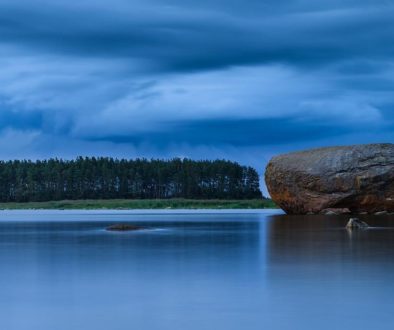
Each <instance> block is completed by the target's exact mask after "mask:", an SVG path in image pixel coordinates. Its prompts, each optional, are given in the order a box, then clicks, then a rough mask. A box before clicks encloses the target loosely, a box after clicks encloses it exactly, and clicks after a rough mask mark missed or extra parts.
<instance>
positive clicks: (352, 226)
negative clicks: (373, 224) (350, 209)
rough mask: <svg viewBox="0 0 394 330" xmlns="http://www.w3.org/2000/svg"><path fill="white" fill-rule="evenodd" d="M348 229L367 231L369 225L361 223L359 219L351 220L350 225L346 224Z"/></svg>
mask: <svg viewBox="0 0 394 330" xmlns="http://www.w3.org/2000/svg"><path fill="white" fill-rule="evenodd" d="M346 228H348V229H367V228H368V224H366V223H365V222H364V221H361V220H360V219H359V218H350V219H349V221H348V223H347V224H346Z"/></svg>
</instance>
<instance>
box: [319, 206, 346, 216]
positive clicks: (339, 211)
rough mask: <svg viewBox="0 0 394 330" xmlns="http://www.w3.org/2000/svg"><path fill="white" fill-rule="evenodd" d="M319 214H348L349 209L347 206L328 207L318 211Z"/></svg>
mask: <svg viewBox="0 0 394 330" xmlns="http://www.w3.org/2000/svg"><path fill="white" fill-rule="evenodd" d="M320 214H324V215H340V214H350V210H349V209H348V208H328V209H324V210H322V211H320Z"/></svg>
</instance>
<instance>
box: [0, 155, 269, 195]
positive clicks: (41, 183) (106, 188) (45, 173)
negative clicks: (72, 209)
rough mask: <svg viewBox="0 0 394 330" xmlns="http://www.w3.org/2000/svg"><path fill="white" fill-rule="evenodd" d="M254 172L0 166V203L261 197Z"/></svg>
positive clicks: (68, 163)
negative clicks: (63, 200)
mask: <svg viewBox="0 0 394 330" xmlns="http://www.w3.org/2000/svg"><path fill="white" fill-rule="evenodd" d="M261 197H262V194H261V191H260V188H259V176H258V174H257V172H256V170H255V169H253V168H252V167H247V166H241V165H239V164H238V163H235V162H230V161H225V160H216V161H193V160H190V159H179V158H175V159H172V160H147V159H135V160H126V159H121V160H118V159H113V158H95V157H92V158H83V157H79V158H77V159H75V160H61V159H49V160H43V161H40V160H38V161H34V162H33V161H30V160H24V161H20V160H14V161H0V201H1V202H12V201H14V202H29V201H50V200H62V199H114V198H130V199H131V198H132V199H134V198H140V199H146V198H196V199H216V198H217V199H250V198H261Z"/></svg>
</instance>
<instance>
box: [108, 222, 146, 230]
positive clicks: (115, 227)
mask: <svg viewBox="0 0 394 330" xmlns="http://www.w3.org/2000/svg"><path fill="white" fill-rule="evenodd" d="M141 229H143V227H141V226H137V225H133V224H126V223H118V224H115V225H111V226H108V227H107V228H106V230H109V231H132V230H141Z"/></svg>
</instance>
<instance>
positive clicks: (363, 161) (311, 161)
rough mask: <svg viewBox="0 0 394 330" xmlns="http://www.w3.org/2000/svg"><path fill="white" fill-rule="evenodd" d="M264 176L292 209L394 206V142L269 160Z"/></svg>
mask: <svg viewBox="0 0 394 330" xmlns="http://www.w3.org/2000/svg"><path fill="white" fill-rule="evenodd" d="M265 181H266V184H267V188H268V191H269V193H270V195H271V197H272V199H273V200H274V201H275V203H277V205H279V206H280V207H281V208H282V209H283V210H284V211H285V212H286V213H288V214H306V213H324V212H325V210H327V209H330V210H336V209H337V210H343V209H345V210H346V209H349V210H350V211H351V212H352V213H365V212H367V213H375V212H379V211H388V212H393V211H394V144H365V145H354V146H345V147H328V148H320V149H313V150H306V151H301V152H294V153H289V154H285V155H280V156H277V157H274V158H272V159H271V161H270V162H269V163H268V165H267V169H266V172H265Z"/></svg>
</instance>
